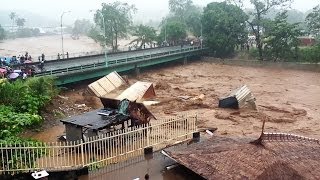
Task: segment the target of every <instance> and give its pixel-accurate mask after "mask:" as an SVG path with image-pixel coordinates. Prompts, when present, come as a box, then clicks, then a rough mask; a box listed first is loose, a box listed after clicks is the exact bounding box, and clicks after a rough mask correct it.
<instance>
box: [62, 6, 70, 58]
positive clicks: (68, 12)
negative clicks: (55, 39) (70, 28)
mask: <svg viewBox="0 0 320 180" xmlns="http://www.w3.org/2000/svg"><path fill="white" fill-rule="evenodd" d="M69 12H70V11H66V12H63V13H62V14H61V19H60V22H61V24H60V25H61V47H62V58H63V59H64V49H63V29H62V18H63V15H64V14H65V13H69Z"/></svg>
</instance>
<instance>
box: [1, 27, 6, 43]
mask: <svg viewBox="0 0 320 180" xmlns="http://www.w3.org/2000/svg"><path fill="white" fill-rule="evenodd" d="M5 38H6V33H5V30H4V29H3V27H2V26H1V25H0V40H3V39H5Z"/></svg>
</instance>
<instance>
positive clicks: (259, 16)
mask: <svg viewBox="0 0 320 180" xmlns="http://www.w3.org/2000/svg"><path fill="white" fill-rule="evenodd" d="M236 1H237V2H239V3H240V4H242V3H243V0H236ZM291 2H292V0H250V3H251V4H252V5H253V7H254V9H253V10H252V11H250V12H249V15H250V16H251V17H250V18H249V20H248V21H247V23H248V24H249V25H250V27H251V29H252V32H253V34H254V35H255V37H256V44H257V48H258V51H259V59H260V60H263V42H262V40H263V26H262V25H263V22H264V16H265V15H266V14H267V13H268V12H269V11H270V10H271V9H273V8H277V7H281V8H283V9H285V8H286V6H289V5H290V4H291Z"/></svg>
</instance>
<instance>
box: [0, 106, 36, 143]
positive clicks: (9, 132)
mask: <svg viewBox="0 0 320 180" xmlns="http://www.w3.org/2000/svg"><path fill="white" fill-rule="evenodd" d="M41 120H42V118H41V117H40V116H39V115H34V114H29V113H16V112H15V110H14V108H12V107H10V106H4V105H0V122H1V123H0V139H2V140H3V139H6V138H8V137H15V136H17V135H18V134H19V133H21V132H22V130H23V129H25V128H28V127H31V126H32V125H36V124H39V123H40V122H41Z"/></svg>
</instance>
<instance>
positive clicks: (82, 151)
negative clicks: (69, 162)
mask: <svg viewBox="0 0 320 180" xmlns="http://www.w3.org/2000/svg"><path fill="white" fill-rule="evenodd" d="M80 146H81V163H82V167H84V166H85V164H84V163H85V162H84V148H83V140H82V139H81V140H80Z"/></svg>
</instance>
